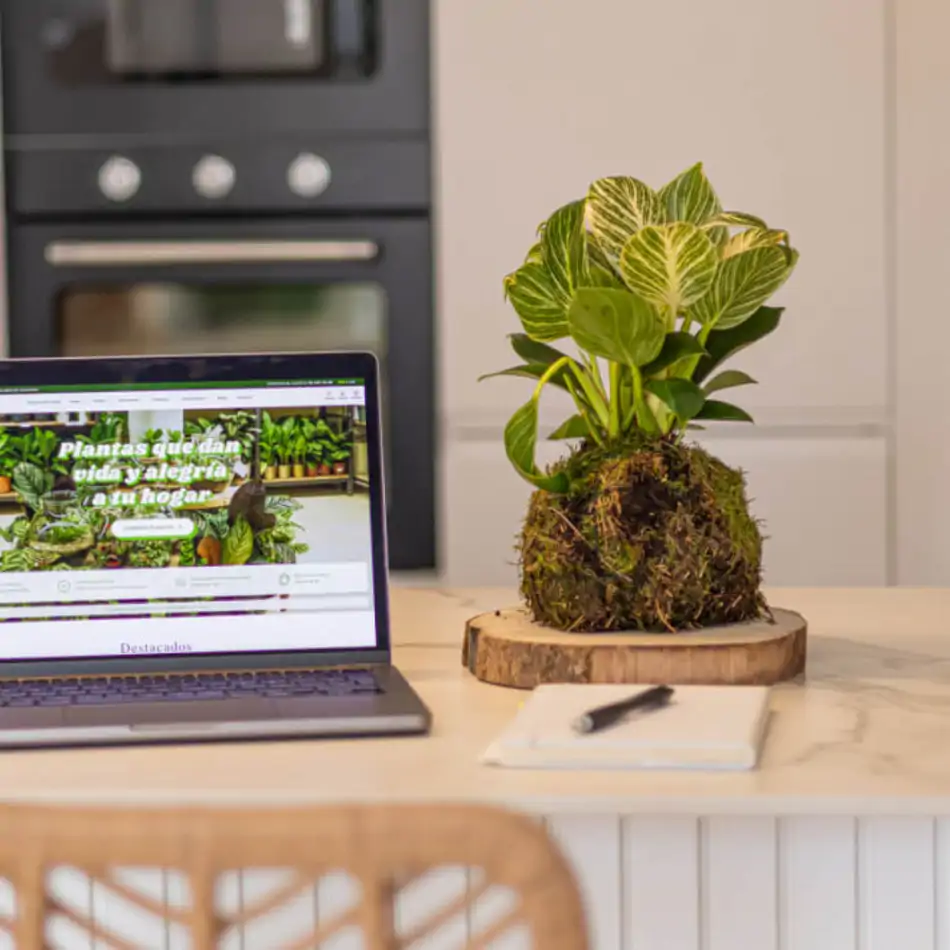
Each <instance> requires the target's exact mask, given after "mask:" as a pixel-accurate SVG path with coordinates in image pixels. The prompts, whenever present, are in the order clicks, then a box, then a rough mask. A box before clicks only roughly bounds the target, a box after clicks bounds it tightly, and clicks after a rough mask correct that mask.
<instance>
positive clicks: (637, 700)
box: [574, 686, 673, 733]
mask: <svg viewBox="0 0 950 950" xmlns="http://www.w3.org/2000/svg"><path fill="white" fill-rule="evenodd" d="M672 697H673V687H672V686H654V687H652V688H651V689H646V690H644V691H643V692H642V693H637V694H636V695H635V696H631V697H630V698H629V699H622V700H620V702H617V703H610V704H609V705H607V706H598V707H597V708H596V709H589V710H588V711H587V712H586V713H584V714H583V715H582V716H579V717H578V718H577V719H576V720H575V721H574V731H575V732H585V733H586V732H600V731H601V730H602V729H607V728H609V727H610V726H612V725H613V724H614V723H615V722H617V721H618V720H620V719H623V717H624V716H626V715H627V713H629V712H633V711H634V710H636V709H639V710H641V711H644V712H649V711H652V710H654V709H662V708H663V707H664V706H665V705H666V704H667V703H669V701H670V699H672Z"/></svg>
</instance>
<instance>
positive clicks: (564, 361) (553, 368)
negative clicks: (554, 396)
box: [534, 356, 572, 399]
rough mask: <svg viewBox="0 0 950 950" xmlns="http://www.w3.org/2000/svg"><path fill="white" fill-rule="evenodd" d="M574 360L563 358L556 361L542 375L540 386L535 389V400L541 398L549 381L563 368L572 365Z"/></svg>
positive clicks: (567, 357)
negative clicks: (542, 391)
mask: <svg viewBox="0 0 950 950" xmlns="http://www.w3.org/2000/svg"><path fill="white" fill-rule="evenodd" d="M571 362H572V360H571V358H570V357H569V356H562V357H561V358H560V359H559V360H555V361H554V362H553V363H552V364H551V365H550V366H549V367H548V368H547V369H546V370H545V371H544V373H543V374H542V376H541V378H540V379H539V380H538V385H537V386H535V387H534V398H535V399H540V398H541V390H542V389H544V386H545V384H546V383H547V381H548V380H549V379H550V378H551V377H552V376H553V375H554V374H555V373H556V372H557V371H558V370H559V369H560V368H561V367H562V366H566V365H567V364H568V363H571Z"/></svg>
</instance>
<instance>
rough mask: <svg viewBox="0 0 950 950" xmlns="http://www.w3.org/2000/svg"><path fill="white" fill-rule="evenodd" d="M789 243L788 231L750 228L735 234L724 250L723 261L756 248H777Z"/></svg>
mask: <svg viewBox="0 0 950 950" xmlns="http://www.w3.org/2000/svg"><path fill="white" fill-rule="evenodd" d="M787 242H788V231H777V230H773V229H772V228H749V229H748V230H747V231H740V232H739V233H738V234H734V235H733V236H732V237H731V238H729V240H728V241H726V243H725V245H724V246H723V249H722V257H723V259H725V258H727V257H735V256H736V254H743V253H745V252H746V251H751V250H752V249H753V248H755V247H777V246H778V245H779V244H785V243H787Z"/></svg>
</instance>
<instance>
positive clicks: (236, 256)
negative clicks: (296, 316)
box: [45, 241, 379, 267]
mask: <svg viewBox="0 0 950 950" xmlns="http://www.w3.org/2000/svg"><path fill="white" fill-rule="evenodd" d="M378 256H379V245H378V244H376V243H375V242H374V241H52V242H50V243H49V244H47V245H46V251H45V257H46V261H47V263H49V264H52V265H53V266H54V267H122V266H127V265H128V266H131V265H135V266H143V265H144V266H147V265H149V264H152V265H156V266H162V265H168V264H266V263H271V264H273V263H293V262H297V261H301V262H304V261H311V262H313V261H372V260H375V259H376V258H377V257H378Z"/></svg>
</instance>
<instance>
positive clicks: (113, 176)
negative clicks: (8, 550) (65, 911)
mask: <svg viewBox="0 0 950 950" xmlns="http://www.w3.org/2000/svg"><path fill="white" fill-rule="evenodd" d="M428 6H429V4H428V0H3V5H2V7H0V40H2V83H3V85H2V97H3V123H4V127H3V133H4V155H5V192H6V194H5V201H6V209H7V234H6V243H7V284H8V287H7V291H8V303H9V306H8V319H7V327H6V343H7V347H8V353H9V355H11V356H13V357H36V356H60V355H62V356H92V355H104V354H135V355H141V354H147V355H151V354H168V353H171V354H178V353H182V354H184V353H213V352H218V353H220V352H252V353H259V352H279V351H301V350H328V349H369V350H372V351H374V352H375V353H376V354H377V356H378V357H379V359H380V364H381V367H382V375H383V384H384V385H383V391H384V399H385V407H384V424H385V433H384V434H385V439H386V452H387V455H388V463H389V468H388V477H387V504H388V507H389V529H390V531H389V535H390V536H389V547H390V564H391V566H392V567H393V568H394V569H396V570H414V569H430V568H433V567H435V527H434V521H435V490H434V478H435V464H434V449H435V446H434V430H435V406H434V349H433V290H432V283H433V281H432V240H431V186H430V165H431V161H430V159H431V154H430V121H429V66H428V64H429V35H428V34H429V9H428Z"/></svg>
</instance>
